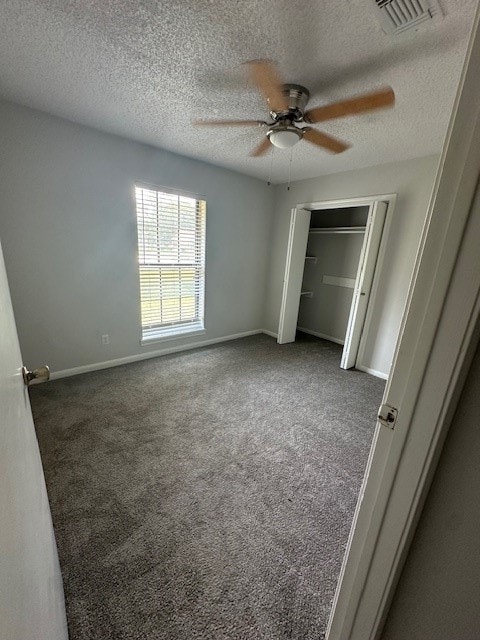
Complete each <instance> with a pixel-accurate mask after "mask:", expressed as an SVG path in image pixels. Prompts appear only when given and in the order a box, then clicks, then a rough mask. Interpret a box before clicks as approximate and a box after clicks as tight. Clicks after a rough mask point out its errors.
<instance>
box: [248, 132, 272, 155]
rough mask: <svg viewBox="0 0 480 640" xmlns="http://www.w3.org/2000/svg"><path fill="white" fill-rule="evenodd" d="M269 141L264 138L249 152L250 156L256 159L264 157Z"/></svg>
mask: <svg viewBox="0 0 480 640" xmlns="http://www.w3.org/2000/svg"><path fill="white" fill-rule="evenodd" d="M270 145H271V143H270V140H269V139H268V138H267V136H265V138H264V139H263V140H262V141H261V142H260V144H259V145H257V146H256V147H255V149H253V150H252V151H250V155H251V156H252V157H253V158H258V157H259V156H264V155H265V154H266V153H267V151H268V150H269V149H270Z"/></svg>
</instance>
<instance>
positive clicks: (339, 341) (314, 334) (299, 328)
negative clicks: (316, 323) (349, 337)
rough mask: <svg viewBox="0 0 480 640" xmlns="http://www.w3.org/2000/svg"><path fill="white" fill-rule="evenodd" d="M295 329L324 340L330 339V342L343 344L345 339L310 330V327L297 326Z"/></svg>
mask: <svg viewBox="0 0 480 640" xmlns="http://www.w3.org/2000/svg"><path fill="white" fill-rule="evenodd" d="M297 329H298V331H303V333H309V334H310V335H311V336H315V337H316V338H323V339H324V340H330V342H336V343H337V344H342V345H343V344H345V340H339V339H338V338H334V337H333V336H327V335H326V334H325V333H320V332H319V331H312V330H311V329H305V327H297Z"/></svg>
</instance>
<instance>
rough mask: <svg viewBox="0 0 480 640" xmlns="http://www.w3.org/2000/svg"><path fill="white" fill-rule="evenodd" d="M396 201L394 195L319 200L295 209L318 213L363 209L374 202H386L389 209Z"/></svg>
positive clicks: (299, 205) (298, 205) (297, 206)
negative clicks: (322, 210) (350, 208)
mask: <svg viewBox="0 0 480 640" xmlns="http://www.w3.org/2000/svg"><path fill="white" fill-rule="evenodd" d="M396 199H397V194H396V193H386V194H385V195H375V196H359V197H356V198H344V199H343V200H321V201H320V202H306V203H303V204H297V205H296V208H297V209H306V210H307V211H320V210H321V209H343V208H345V207H363V206H367V205H371V204H373V203H374V202H378V201H381V202H386V203H387V204H388V206H389V207H390V206H391V204H395V201H396Z"/></svg>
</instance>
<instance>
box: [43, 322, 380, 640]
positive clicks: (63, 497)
mask: <svg viewBox="0 0 480 640" xmlns="http://www.w3.org/2000/svg"><path fill="white" fill-rule="evenodd" d="M340 353H341V349H340V347H338V346H337V345H335V344H332V343H329V342H325V341H321V340H312V339H309V338H307V337H303V338H301V339H300V340H299V341H297V342H296V343H294V344H290V345H283V346H279V345H277V344H276V342H275V341H274V340H273V339H272V338H269V337H267V336H264V335H260V336H253V337H251V338H246V339H243V340H237V341H234V342H230V343H224V344H222V345H218V346H214V347H207V348H204V349H200V350H196V351H189V352H184V353H182V354H178V355H173V356H166V357H162V358H156V359H153V360H147V361H144V362H141V363H138V364H131V365H126V366H123V367H117V368H115V369H109V370H105V371H100V372H96V373H90V374H85V375H82V376H76V377H73V378H67V379H63V380H58V381H55V382H51V383H48V384H46V385H43V386H39V387H36V388H33V389H31V400H32V408H33V412H34V418H35V423H36V427H37V432H38V438H39V442H40V448H41V453H42V459H43V463H44V467H45V475H46V480H47V485H48V491H49V496H50V502H51V508H52V515H53V520H54V525H55V532H56V537H57V543H58V548H59V554H60V562H61V566H62V572H63V577H64V583H65V594H66V603H67V612H68V620H69V628H70V637H71V640H86V639H95V640H107V639H115V640H126V639H129V640H131V639H135V640H137V639H138V640H140V639H142V640H258V639H265V640H267V639H268V640H278V639H286V638H291V639H294V640H300V639H302V640H303V639H318V638H320V637H321V636H322V632H323V631H324V629H325V626H326V621H327V618H328V612H329V608H330V604H331V600H332V597H333V593H334V589H335V584H336V580H337V576H338V573H339V569H340V564H341V558H342V555H343V551H344V548H345V544H346V540H347V537H348V532H349V528H350V524H351V520H352V515H353V511H354V507H355V503H356V498H357V495H358V491H359V487H360V483H361V479H362V476H363V472H364V468H365V464H366V460H367V455H368V450H369V447H370V443H371V438H372V435H373V429H374V423H375V414H376V410H377V408H378V405H379V404H380V400H381V396H382V391H383V386H384V383H383V381H381V380H378V379H376V378H373V377H371V376H369V375H367V374H364V373H360V372H357V371H343V370H341V369H340V368H339V362H340Z"/></svg>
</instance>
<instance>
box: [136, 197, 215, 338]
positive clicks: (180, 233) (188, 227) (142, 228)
mask: <svg viewBox="0 0 480 640" xmlns="http://www.w3.org/2000/svg"><path fill="white" fill-rule="evenodd" d="M135 195H136V203H137V225H138V261H139V271H140V302H141V311H142V340H151V339H155V338H163V337H169V336H176V335H178V334H181V333H189V332H191V331H198V330H202V329H203V312H204V292H205V210H206V206H205V201H204V200H197V199H195V198H189V197H186V196H182V195H177V194H174V193H165V192H163V191H158V190H156V189H154V188H146V187H141V186H136V187H135Z"/></svg>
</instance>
